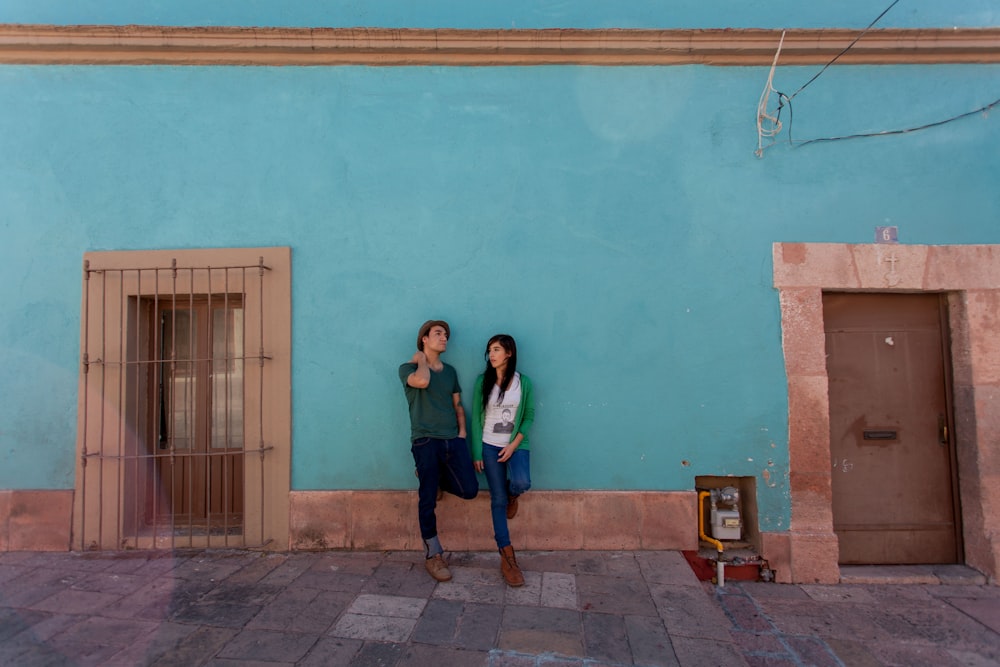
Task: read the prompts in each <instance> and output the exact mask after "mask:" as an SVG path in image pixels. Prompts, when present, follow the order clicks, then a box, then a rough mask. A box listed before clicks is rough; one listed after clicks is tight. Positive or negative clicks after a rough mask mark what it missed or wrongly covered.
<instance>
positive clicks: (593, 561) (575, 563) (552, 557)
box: [518, 551, 608, 574]
mask: <svg viewBox="0 0 1000 667" xmlns="http://www.w3.org/2000/svg"><path fill="white" fill-rule="evenodd" d="M518 563H519V564H520V565H521V567H522V568H525V569H528V570H534V571H536V572H562V573H564V574H607V572H608V568H607V565H606V564H605V553H604V552H596V551H538V552H532V553H525V554H519V555H518Z"/></svg>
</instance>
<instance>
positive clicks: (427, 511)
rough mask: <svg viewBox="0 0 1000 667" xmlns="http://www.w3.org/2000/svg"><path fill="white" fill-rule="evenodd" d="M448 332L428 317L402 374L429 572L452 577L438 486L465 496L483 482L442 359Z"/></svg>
mask: <svg viewBox="0 0 1000 667" xmlns="http://www.w3.org/2000/svg"><path fill="white" fill-rule="evenodd" d="M450 337H451V328H450V327H449V326H448V323H447V322H445V321H443V320H428V321H427V322H424V324H423V325H422V326H421V327H420V331H419V332H418V333H417V351H416V353H415V354H414V355H413V358H412V359H410V361H408V362H406V363H404V364H401V365H400V367H399V379H400V381H401V382H402V383H403V390H404V392H405V393H406V402H407V404H408V405H409V409H410V451H411V452H412V454H413V461H414V463H415V464H416V466H417V477H418V478H419V479H420V488H419V491H418V492H417V496H418V499H419V500H418V505H417V516H418V518H419V520H420V536H421V538H423V541H424V549H425V555H426V561H425V564H426V566H427V572H428V573H430V575H431V576H432V577H433V578H434V579H436V580H437V581H449V580H450V579H451V572H450V571H449V570H448V565H447V563H445V561H444V557H443V555H442V554H443V553H444V549H443V548H442V547H441V541H440V540H439V539H438V533H437V516H436V515H435V513H434V509H435V507H437V492H438V488H439V487H440V488H441V489H442V490H444V491H447V492H448V493H451V494H454V495H456V496H458V497H459V498H464V499H466V500H470V499H472V498H475V497H476V495H477V494H478V493H479V481H478V479H477V478H476V472H475V469H474V468H473V467H472V459H471V458H470V456H469V448H468V445H467V444H466V442H465V435H466V432H465V410H464V409H463V408H462V403H461V397H462V389H461V387H460V386H459V384H458V374H457V373H456V372H455V369H454V368H453V367H452V366H450V365H449V364H446V363H444V362H443V361H442V360H441V355H442V354H443V353H444V351H445V350H447V349H448V339H449V338H450Z"/></svg>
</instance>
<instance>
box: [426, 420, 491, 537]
mask: <svg viewBox="0 0 1000 667" xmlns="http://www.w3.org/2000/svg"><path fill="white" fill-rule="evenodd" d="M410 452H412V453H413V462H414V463H415V464H416V466H417V476H418V477H419V478H420V490H419V491H418V492H417V498H418V502H417V516H418V517H419V519H420V536H421V537H422V538H423V539H425V540H429V539H430V538H432V537H434V536H436V535H437V516H436V515H435V514H434V508H435V507H437V491H438V487H440V488H441V490H442V491H447V492H448V493H451V494H453V495H456V496H458V497H459V498H464V499H465V500H471V499H472V498H475V497H476V495H477V494H478V493H479V480H478V479H477V478H476V470H475V468H473V467H472V458H471V457H470V456H469V446H468V445H467V444H466V443H465V438H451V439H450V440H440V439H438V438H418V439H416V440H414V441H413V443H412V445H411V447H410Z"/></svg>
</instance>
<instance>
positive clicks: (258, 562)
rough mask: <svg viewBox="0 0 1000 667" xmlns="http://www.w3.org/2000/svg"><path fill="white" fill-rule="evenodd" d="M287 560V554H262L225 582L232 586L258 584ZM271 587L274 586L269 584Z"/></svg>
mask: <svg viewBox="0 0 1000 667" xmlns="http://www.w3.org/2000/svg"><path fill="white" fill-rule="evenodd" d="M286 560H288V555H287V554H262V555H260V556H258V557H257V558H256V559H254V560H252V561H250V562H249V563H247V564H246V565H245V566H244V567H243V568H242V569H241V570H239V571H238V572H234V573H233V574H232V575H231V576H230V577H229V578H228V579H226V582H227V583H229V584H230V585H234V584H258V583H261V580H262V579H263V578H264V577H266V576H267V575H269V574H270V573H271V572H272V571H274V569H275V568H277V567H279V566H281V565H282V564H283V563H284V562H285V561H286ZM269 585H271V586H273V585H274V584H269Z"/></svg>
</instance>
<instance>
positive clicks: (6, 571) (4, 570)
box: [0, 565, 31, 584]
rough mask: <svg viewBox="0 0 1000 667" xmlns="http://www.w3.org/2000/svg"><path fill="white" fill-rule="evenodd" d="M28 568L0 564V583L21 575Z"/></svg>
mask: <svg viewBox="0 0 1000 667" xmlns="http://www.w3.org/2000/svg"><path fill="white" fill-rule="evenodd" d="M30 569H31V568H27V567H23V566H20V565H0V584H2V583H4V582H5V581H14V580H16V579H17V578H18V577H23V576H24V575H25V574H26V573H27V572H28V571H29V570H30Z"/></svg>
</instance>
